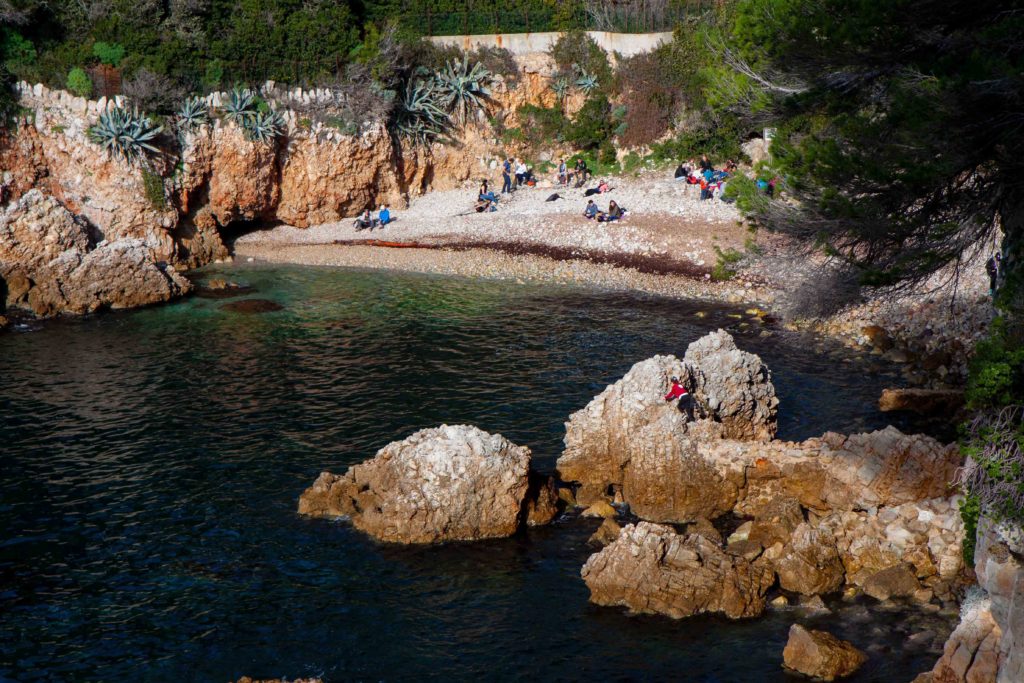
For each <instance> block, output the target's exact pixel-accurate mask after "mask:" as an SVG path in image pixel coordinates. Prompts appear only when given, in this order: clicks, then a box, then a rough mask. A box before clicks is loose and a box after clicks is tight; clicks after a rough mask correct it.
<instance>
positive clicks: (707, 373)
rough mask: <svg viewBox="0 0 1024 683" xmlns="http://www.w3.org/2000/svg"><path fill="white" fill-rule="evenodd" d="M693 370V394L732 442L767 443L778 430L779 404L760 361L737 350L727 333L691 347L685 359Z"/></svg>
mask: <svg viewBox="0 0 1024 683" xmlns="http://www.w3.org/2000/svg"><path fill="white" fill-rule="evenodd" d="M683 360H684V361H685V362H686V363H687V364H688V365H690V366H691V367H692V368H694V372H693V378H694V385H693V392H694V394H695V395H696V397H697V398H698V400H701V401H702V402H703V404H704V405H706V406H707V408H708V409H709V410H710V411H711V413H712V415H713V416H714V418H715V420H716V421H717V422H721V423H722V427H723V434H722V435H723V436H725V437H726V438H730V439H741V440H761V441H767V440H769V439H771V438H773V437H774V436H775V432H776V429H777V427H778V422H777V419H778V405H779V400H778V399H777V398H776V397H775V387H774V385H772V375H771V372H769V370H768V367H767V366H766V365H765V364H764V363H763V362H761V359H760V358H759V357H758V356H756V355H754V354H752V353H747V352H746V351H740V350H739V349H738V348H736V342H735V341H733V338H732V335H730V334H729V333H728V332H726V331H725V330H718V331H717V332H712V333H711V334H708V335H706V336H704V337H701V338H700V339H698V340H697V341H695V342H693V343H692V344H690V346H689V348H687V349H686V356H685V358H684V359H683Z"/></svg>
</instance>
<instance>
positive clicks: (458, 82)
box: [434, 56, 492, 123]
mask: <svg viewBox="0 0 1024 683" xmlns="http://www.w3.org/2000/svg"><path fill="white" fill-rule="evenodd" d="M434 78H435V80H436V81H437V86H438V90H439V91H440V95H441V101H442V103H443V104H444V106H445V108H446V109H447V110H448V111H449V112H451V113H453V114H455V117H456V119H458V121H459V123H463V122H465V120H466V117H467V116H469V112H470V111H471V110H473V109H478V108H480V107H482V106H483V104H484V100H485V99H486V98H488V97H490V95H491V91H490V90H488V89H487V84H488V83H489V82H490V81H491V78H492V75H491V72H490V71H488V70H487V69H486V68H485V67H484V65H483V64H481V63H480V62H477V63H476V64H474V65H473V66H472V68H471V67H470V66H469V57H468V56H463V58H462V61H461V62H448V64H447V65H446V66H445V68H444V70H442V71H440V72H438V73H437V74H436V75H435V76H434Z"/></svg>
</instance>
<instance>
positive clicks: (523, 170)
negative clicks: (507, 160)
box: [516, 159, 529, 187]
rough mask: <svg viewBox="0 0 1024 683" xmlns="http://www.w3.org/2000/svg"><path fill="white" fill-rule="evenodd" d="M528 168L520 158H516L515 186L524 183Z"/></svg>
mask: <svg viewBox="0 0 1024 683" xmlns="http://www.w3.org/2000/svg"><path fill="white" fill-rule="evenodd" d="M528 173H529V169H528V168H527V167H526V164H525V163H523V160H522V159H516V187H521V186H522V185H525V184H526V179H527V174H528Z"/></svg>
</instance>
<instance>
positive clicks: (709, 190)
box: [675, 154, 736, 202]
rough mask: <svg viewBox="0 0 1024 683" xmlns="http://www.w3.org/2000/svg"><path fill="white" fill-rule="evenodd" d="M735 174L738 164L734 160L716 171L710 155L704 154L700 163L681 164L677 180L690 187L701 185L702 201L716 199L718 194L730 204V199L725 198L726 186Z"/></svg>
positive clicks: (688, 162)
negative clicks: (709, 157)
mask: <svg viewBox="0 0 1024 683" xmlns="http://www.w3.org/2000/svg"><path fill="white" fill-rule="evenodd" d="M735 172H736V162H735V161H733V160H732V159H730V160H728V161H727V162H725V166H724V167H723V168H722V169H715V166H714V164H712V163H711V160H710V159H708V155H707V154H702V155H701V157H700V162H699V163H698V162H695V161H694V160H693V159H690V160H689V161H687V162H685V163H683V162H680V163H679V166H678V167H676V172H675V179H676V180H678V181H681V182H685V183H686V184H688V185H699V186H700V200H701V201H707V200H709V199H714V198H715V195H716V194H717V195H718V197H719V199H721V200H722V201H725V202H728V201H730V198H727V197H725V184H726V182H727V181H728V180H729V178H730V177H731V176H732V175H733V174H734V173H735Z"/></svg>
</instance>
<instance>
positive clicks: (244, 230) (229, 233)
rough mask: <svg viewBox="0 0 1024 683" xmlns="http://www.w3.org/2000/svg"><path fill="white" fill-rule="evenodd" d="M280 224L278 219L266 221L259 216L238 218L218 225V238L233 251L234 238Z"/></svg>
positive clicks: (269, 228)
mask: <svg viewBox="0 0 1024 683" xmlns="http://www.w3.org/2000/svg"><path fill="white" fill-rule="evenodd" d="M278 225H280V223H279V222H278V221H268V220H264V219H261V218H256V219H252V220H246V219H241V218H240V219H238V220H233V221H231V222H229V223H227V224H225V225H221V226H219V227H218V229H217V232H218V233H219V234H220V239H221V241H222V242H224V246H226V247H227V248H228V249H230V250H231V251H234V245H235V240H237V239H238V238H240V237H244V236H245V235H248V234H250V233H253V232H261V231H263V230H271V229H273V228H275V227H277V226H278Z"/></svg>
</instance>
